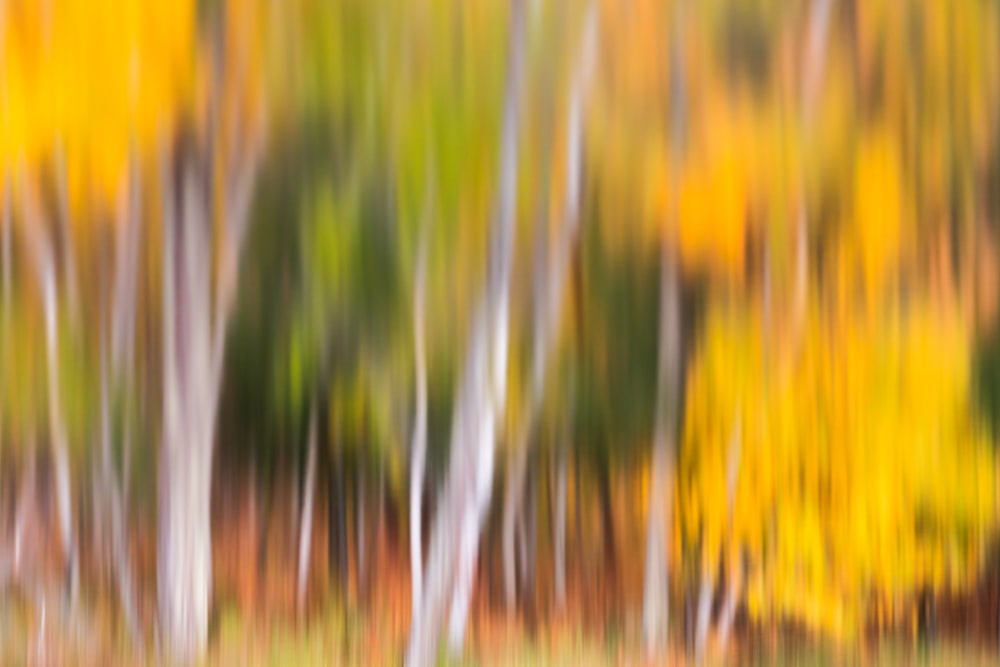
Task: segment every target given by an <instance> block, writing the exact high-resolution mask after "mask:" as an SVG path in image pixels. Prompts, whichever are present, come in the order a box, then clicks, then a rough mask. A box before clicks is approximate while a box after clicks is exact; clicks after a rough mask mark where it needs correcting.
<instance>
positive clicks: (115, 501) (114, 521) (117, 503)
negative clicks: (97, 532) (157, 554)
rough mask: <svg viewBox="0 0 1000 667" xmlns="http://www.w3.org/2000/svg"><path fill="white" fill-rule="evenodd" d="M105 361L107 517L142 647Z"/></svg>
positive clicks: (123, 594)
mask: <svg viewBox="0 0 1000 667" xmlns="http://www.w3.org/2000/svg"><path fill="white" fill-rule="evenodd" d="M101 356H102V359H101V467H102V475H101V477H102V479H103V486H104V489H105V493H104V496H105V502H106V503H107V512H106V517H107V518H108V519H110V528H111V552H112V554H111V555H112V558H113V569H114V574H115V582H116V586H117V588H118V599H119V602H120V604H121V610H122V614H123V615H124V617H125V622H126V624H127V625H128V630H129V634H130V635H131V636H132V639H133V641H135V642H136V643H137V644H141V643H142V630H141V627H140V625H139V617H138V615H137V614H136V608H135V596H134V593H133V590H132V567H131V564H130V562H129V555H128V540H127V530H126V526H125V510H124V503H123V500H122V494H121V489H120V488H119V485H118V478H117V476H116V475H115V472H114V463H113V462H112V459H111V414H110V405H109V400H110V399H109V396H108V394H109V388H108V369H107V353H106V351H104V350H102V355H101Z"/></svg>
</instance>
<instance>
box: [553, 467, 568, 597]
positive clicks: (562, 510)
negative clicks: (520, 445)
mask: <svg viewBox="0 0 1000 667" xmlns="http://www.w3.org/2000/svg"><path fill="white" fill-rule="evenodd" d="M566 458H567V456H566V448H565V447H560V448H559V451H558V452H557V453H556V455H555V459H556V460H555V480H554V483H553V485H552V488H553V492H554V494H555V499H554V503H553V504H554V506H555V509H554V512H553V513H554V514H555V517H554V519H553V521H552V532H553V538H552V543H553V548H552V552H553V555H552V557H553V559H554V561H555V565H554V567H553V569H554V574H555V597H556V609H557V610H559V611H562V609H563V608H564V607H565V605H566V482H567V477H568V471H567V464H566Z"/></svg>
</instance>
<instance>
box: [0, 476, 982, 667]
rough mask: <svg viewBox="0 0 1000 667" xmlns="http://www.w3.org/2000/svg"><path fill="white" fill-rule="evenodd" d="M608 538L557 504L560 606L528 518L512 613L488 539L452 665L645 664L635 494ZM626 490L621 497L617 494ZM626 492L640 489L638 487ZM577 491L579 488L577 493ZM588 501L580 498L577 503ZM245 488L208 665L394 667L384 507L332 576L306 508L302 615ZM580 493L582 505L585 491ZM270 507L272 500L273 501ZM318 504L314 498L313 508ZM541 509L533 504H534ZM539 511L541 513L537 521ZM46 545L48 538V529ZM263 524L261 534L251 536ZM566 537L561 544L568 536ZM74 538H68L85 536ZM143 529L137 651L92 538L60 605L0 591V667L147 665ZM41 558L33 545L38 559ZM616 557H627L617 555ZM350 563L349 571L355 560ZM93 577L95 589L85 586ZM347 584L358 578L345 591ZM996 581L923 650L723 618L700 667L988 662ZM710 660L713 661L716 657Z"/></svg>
mask: <svg viewBox="0 0 1000 667" xmlns="http://www.w3.org/2000/svg"><path fill="white" fill-rule="evenodd" d="M612 488H613V489H615V491H614V494H613V495H614V497H613V499H612V506H613V515H614V532H613V535H614V538H613V540H612V541H611V542H610V543H609V542H608V541H606V540H605V539H604V531H605V529H604V528H603V527H602V525H601V518H600V514H601V513H600V511H599V509H598V508H597V507H584V508H583V512H582V513H581V516H582V517H584V520H583V521H582V522H581V523H577V522H576V521H575V516H574V514H575V512H576V508H574V507H573V506H572V503H571V506H570V512H571V513H570V520H569V521H568V524H569V535H568V536H567V539H568V544H567V551H568V553H569V554H570V556H569V558H568V560H567V564H566V567H567V599H566V602H565V606H564V608H563V610H562V611H557V610H556V606H555V604H554V600H553V593H552V588H553V586H552V581H553V565H552V562H551V557H550V555H551V553H552V548H551V544H550V543H549V540H550V538H549V536H548V534H547V530H548V527H547V523H546V522H545V521H544V519H540V520H539V525H538V528H537V531H538V532H537V535H538V538H537V539H538V544H537V553H538V557H537V560H536V562H535V573H534V581H535V584H534V585H533V586H531V587H530V588H529V592H530V594H529V597H528V598H527V599H525V600H522V601H521V604H520V606H519V611H518V612H517V613H516V614H508V613H506V612H505V611H504V604H503V599H502V597H503V596H502V590H501V586H500V581H501V577H500V570H501V568H500V557H499V551H500V549H499V540H498V536H497V534H496V533H497V531H496V530H488V531H487V534H486V535H485V536H484V539H483V552H482V554H481V558H480V568H479V571H478V573H477V588H476V592H475V596H474V601H473V612H472V616H471V619H470V626H469V632H468V636H467V643H466V650H465V652H464V657H463V659H462V660H461V661H460V663H459V664H469V665H505V664H532V665H534V664H541V665H604V664H613V665H632V664H645V663H647V662H648V661H647V660H645V657H644V655H643V652H642V649H641V630H640V627H641V623H640V617H639V613H640V604H639V600H641V590H642V567H641V565H642V558H641V557H635V556H634V554H642V553H643V551H642V544H643V541H642V540H643V537H644V536H643V533H642V530H643V524H644V521H643V518H642V516H641V513H639V512H636V510H635V509H634V508H635V507H636V503H635V499H634V498H632V497H631V495H632V494H635V493H637V492H636V491H635V490H634V488H633V487H632V485H630V484H627V483H623V481H622V480H619V481H618V483H616V484H613V485H612ZM630 489H631V490H630ZM638 493H641V487H640V490H639V491H638ZM588 495H590V494H588ZM588 495H584V496H583V497H584V498H586V497H588ZM256 497H257V496H256V494H255V493H254V492H253V490H252V489H250V490H248V489H246V488H243V489H241V488H235V487H234V488H229V489H225V488H224V489H223V491H221V492H220V493H219V495H218V497H217V498H216V500H215V504H214V510H213V554H214V557H213V572H214V591H213V615H212V621H211V627H210V639H209V647H208V654H207V657H206V663H207V664H209V665H312V664H317V665H319V664H345V665H382V664H388V665H397V664H400V663H401V662H402V656H403V653H404V651H405V645H406V636H407V632H408V629H409V622H410V581H409V563H408V557H407V555H406V553H407V547H406V545H407V544H408V543H407V542H406V536H405V531H401V530H400V529H399V528H398V525H399V521H398V519H397V518H396V515H398V514H399V511H398V510H397V509H392V508H389V507H386V506H385V505H382V506H380V505H379V504H377V503H376V502H369V503H367V510H366V511H367V512H368V516H367V518H365V519H364V520H363V521H362V522H361V525H362V526H364V527H365V529H364V530H363V531H362V534H363V535H364V539H363V541H362V543H363V545H364V547H363V548H362V550H360V551H359V550H358V535H357V525H358V522H357V520H356V519H357V514H356V512H355V510H356V507H355V506H351V507H350V508H348V509H349V510H350V511H349V512H347V514H348V515H350V517H351V519H352V520H351V521H350V522H349V523H350V526H349V527H350V528H351V530H348V531H347V533H346V535H347V544H346V545H345V549H344V554H345V555H346V556H347V557H348V558H347V561H348V562H347V564H346V568H345V569H344V570H343V571H341V570H340V568H339V566H338V564H337V563H336V559H334V563H333V568H331V567H330V553H329V551H330V550H329V546H330V545H329V542H328V537H329V536H328V534H327V530H326V528H327V526H328V525H329V522H328V520H327V519H328V517H327V516H326V507H324V506H325V505H326V503H325V502H323V503H318V504H317V509H318V510H319V511H318V512H317V516H316V521H315V524H314V525H315V533H314V536H313V541H312V557H311V562H312V565H311V568H310V575H309V589H308V594H307V599H306V603H305V611H304V613H303V614H301V615H300V614H298V613H297V610H296V605H295V599H294V598H295V595H294V589H295V585H294V582H295V562H296V556H297V552H296V548H297V544H298V540H297V538H298V534H297V530H295V526H297V519H296V517H295V514H294V512H293V510H292V503H291V501H290V500H288V499H290V498H293V497H295V494H293V493H291V491H290V489H289V488H283V487H282V486H281V485H279V486H278V487H277V488H276V489H274V493H273V495H272V496H271V497H272V502H270V503H269V507H268V510H267V511H266V512H258V511H257V507H256V505H255V502H256V500H255V498H256ZM591 497H592V496H591ZM282 498H284V499H286V500H285V502H276V501H275V500H274V499H279V500H280V499H282ZM317 500H319V498H317ZM542 507H543V508H544V505H542ZM539 514H540V516H541V517H544V516H545V514H546V512H545V511H540V512H539ZM48 527H49V529H48V530H47V531H45V532H48V533H50V535H49V540H47V541H49V542H53V541H54V540H53V539H52V538H54V537H55V535H54V533H55V531H54V524H52V523H51V522H49V526H48ZM262 530H266V532H262ZM577 532H579V533H580V537H577V535H576V533H577ZM86 534H87V531H85V530H81V536H83V537H84V538H85V537H86ZM154 545H155V533H154V532H153V530H152V528H151V526H150V525H149V524H148V523H143V524H140V525H135V526H133V533H132V559H133V563H134V565H135V568H136V570H135V576H136V579H137V590H138V605H139V616H140V620H141V623H142V625H143V627H144V630H145V632H144V638H145V641H144V643H143V645H142V646H139V647H137V646H136V645H135V643H134V642H133V641H132V640H131V639H130V638H129V637H128V635H127V632H126V631H125V629H124V628H123V626H122V623H121V619H120V615H119V614H118V612H117V607H118V601H117V597H116V593H115V590H114V587H113V585H112V584H111V582H112V581H113V579H112V578H111V577H110V576H109V573H108V572H107V570H106V569H105V570H103V571H102V570H101V569H100V568H99V567H97V566H96V565H95V563H98V562H101V559H100V558H98V557H96V556H94V555H93V554H94V549H95V546H97V545H95V544H88V543H87V540H86V539H83V542H82V544H81V556H82V559H83V561H82V562H83V577H82V582H83V587H82V589H81V593H80V596H79V598H78V600H77V602H76V606H75V608H73V609H71V608H70V605H69V603H68V602H67V595H66V593H65V590H64V589H63V588H62V587H61V586H60V583H59V577H58V576H52V574H53V573H57V572H58V571H59V569H58V567H57V566H56V563H54V562H53V564H52V567H46V568H45V569H46V571H48V572H49V575H48V576H44V577H38V578H37V582H38V583H37V584H34V583H33V584H30V585H28V584H24V583H21V584H18V585H17V586H13V587H10V588H8V589H7V590H6V591H5V592H4V593H3V594H2V595H0V665H94V666H95V667H107V666H109V665H119V664H146V663H149V664H157V663H158V662H159V661H158V660H157V656H158V654H159V652H158V647H157V645H156V639H155V631H154V619H155V615H156V614H155V589H156V583H155V548H154ZM47 551H49V550H48V549H46V550H43V553H45V552H47ZM629 554H633V556H632V557H629ZM359 563H360V564H361V570H362V571H361V572H359V568H358V565H359ZM101 582H104V583H101ZM359 582H360V583H359ZM998 591H1000V587H998V586H997V582H996V581H995V578H992V577H991V578H990V581H989V582H987V583H986V584H985V585H984V586H983V588H982V591H981V593H980V595H978V596H977V597H976V599H975V600H972V601H971V603H970V601H968V600H966V601H965V602H964V603H963V604H961V605H955V606H954V607H953V608H949V607H948V606H947V605H946V604H944V603H942V604H940V605H939V606H938V610H939V613H938V617H937V623H938V627H939V628H940V634H939V639H938V641H936V642H933V643H932V644H930V645H929V646H923V645H921V644H919V643H917V642H916V641H915V640H914V639H913V638H912V637H910V636H906V635H905V633H899V632H897V633H895V634H892V633H890V634H889V638H888V639H882V640H878V639H876V640H872V641H869V642H868V644H867V645H866V646H864V647H854V648H843V647H834V646H829V645H825V644H823V643H821V642H818V641H816V640H812V639H809V638H807V637H805V638H804V637H802V636H801V635H794V634H792V633H781V632H778V631H769V632H767V633H760V632H758V633H757V634H756V635H755V634H753V633H752V632H750V631H748V630H747V627H746V625H745V622H738V625H737V634H736V637H735V638H734V641H733V642H732V643H731V646H730V647H729V652H728V653H727V654H726V655H725V656H718V655H711V654H710V657H709V660H708V664H710V665H712V664H722V663H726V664H739V665H750V666H754V667H756V666H758V665H759V666H761V667H771V666H774V667H779V666H783V665H844V664H857V665H864V666H865V667H867V666H869V665H876V666H877V665H931V666H936V665H941V666H944V665H989V664H1000V657H998V655H997V652H996V648H995V640H994V639H993V637H994V636H995V635H994V634H993V632H994V631H995V628H996V627H997V623H996V616H995V610H996V609H997V602H998V600H997V594H998ZM683 616H684V611H683V609H681V608H679V607H675V608H672V614H671V619H672V628H671V636H672V637H673V638H675V640H676V643H675V644H674V645H673V646H672V647H671V648H670V649H669V650H668V651H667V653H666V655H661V656H660V660H659V661H658V662H661V663H662V662H664V660H663V658H666V662H667V663H669V664H676V665H684V664H690V660H689V659H688V658H687V657H686V654H685V652H684V650H683V649H682V648H681V646H680V644H679V642H680V639H681V638H682V637H683V636H684V632H683V629H682V625H683V624H682V622H681V619H683ZM723 658H725V659H723Z"/></svg>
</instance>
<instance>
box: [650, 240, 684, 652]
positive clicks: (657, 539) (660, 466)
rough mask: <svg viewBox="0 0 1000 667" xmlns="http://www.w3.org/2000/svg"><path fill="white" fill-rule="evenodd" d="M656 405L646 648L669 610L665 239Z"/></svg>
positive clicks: (677, 364)
mask: <svg viewBox="0 0 1000 667" xmlns="http://www.w3.org/2000/svg"><path fill="white" fill-rule="evenodd" d="M659 339H660V340H659V348H660V350H659V363H658V370H657V390H656V394H657V409H656V425H655V428H654V435H653V461H652V471H651V475H652V479H651V480H650V485H649V515H648V518H647V522H648V523H647V527H646V581H645V591H644V598H643V635H644V643H645V646H646V652H647V653H648V654H652V653H654V652H655V651H656V650H657V649H660V648H662V647H664V646H665V645H666V640H667V627H668V613H669V589H668V585H669V578H668V560H667V555H668V554H669V549H668V548H667V546H666V540H667V537H668V536H669V535H670V531H669V529H667V530H666V531H665V530H664V529H665V525H666V523H667V520H668V518H669V517H670V516H671V509H670V508H671V504H672V499H673V483H674V466H675V463H674V461H675V456H676V454H675V447H676V446H675V444H674V443H675V438H676V434H677V432H678V422H679V412H680V386H681V373H682V368H681V364H682V361H681V294H680V276H679V275H678V267H677V263H676V259H675V258H674V256H673V254H672V250H671V249H670V247H669V242H664V250H663V259H662V267H661V277H660V335H659Z"/></svg>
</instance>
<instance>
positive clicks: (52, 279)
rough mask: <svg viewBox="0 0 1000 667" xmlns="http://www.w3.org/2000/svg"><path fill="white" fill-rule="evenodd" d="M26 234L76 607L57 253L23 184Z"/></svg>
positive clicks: (33, 194)
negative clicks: (41, 322) (38, 295)
mask: <svg viewBox="0 0 1000 667" xmlns="http://www.w3.org/2000/svg"><path fill="white" fill-rule="evenodd" d="M22 188H23V196H24V201H23V204H24V213H25V225H24V227H25V230H26V236H27V241H28V249H29V253H30V254H31V256H32V258H33V260H34V265H35V270H36V271H37V274H38V280H39V283H40V287H41V291H42V306H43V312H44V318H45V357H46V370H47V380H48V381H47V389H48V404H49V410H48V412H49V440H50V443H51V447H52V458H53V463H54V466H55V483H56V508H57V511H58V516H59V536H60V538H61V541H62V549H63V555H64V557H65V562H66V569H67V572H66V579H67V584H68V589H69V594H70V599H71V601H73V602H74V603H75V601H76V593H77V585H78V579H79V569H78V562H77V552H76V543H75V538H74V535H73V509H72V502H73V501H72V493H71V490H70V474H69V451H68V443H67V436H66V425H65V422H64V421H63V411H62V391H61V385H60V369H59V303H58V298H57V293H56V260H55V251H54V248H53V246H52V243H51V239H50V238H49V237H48V234H47V230H46V229H45V219H44V216H43V215H42V211H41V203H40V202H39V201H38V195H37V193H36V192H35V191H34V188H33V186H32V185H31V184H29V183H27V182H25V183H22Z"/></svg>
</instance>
